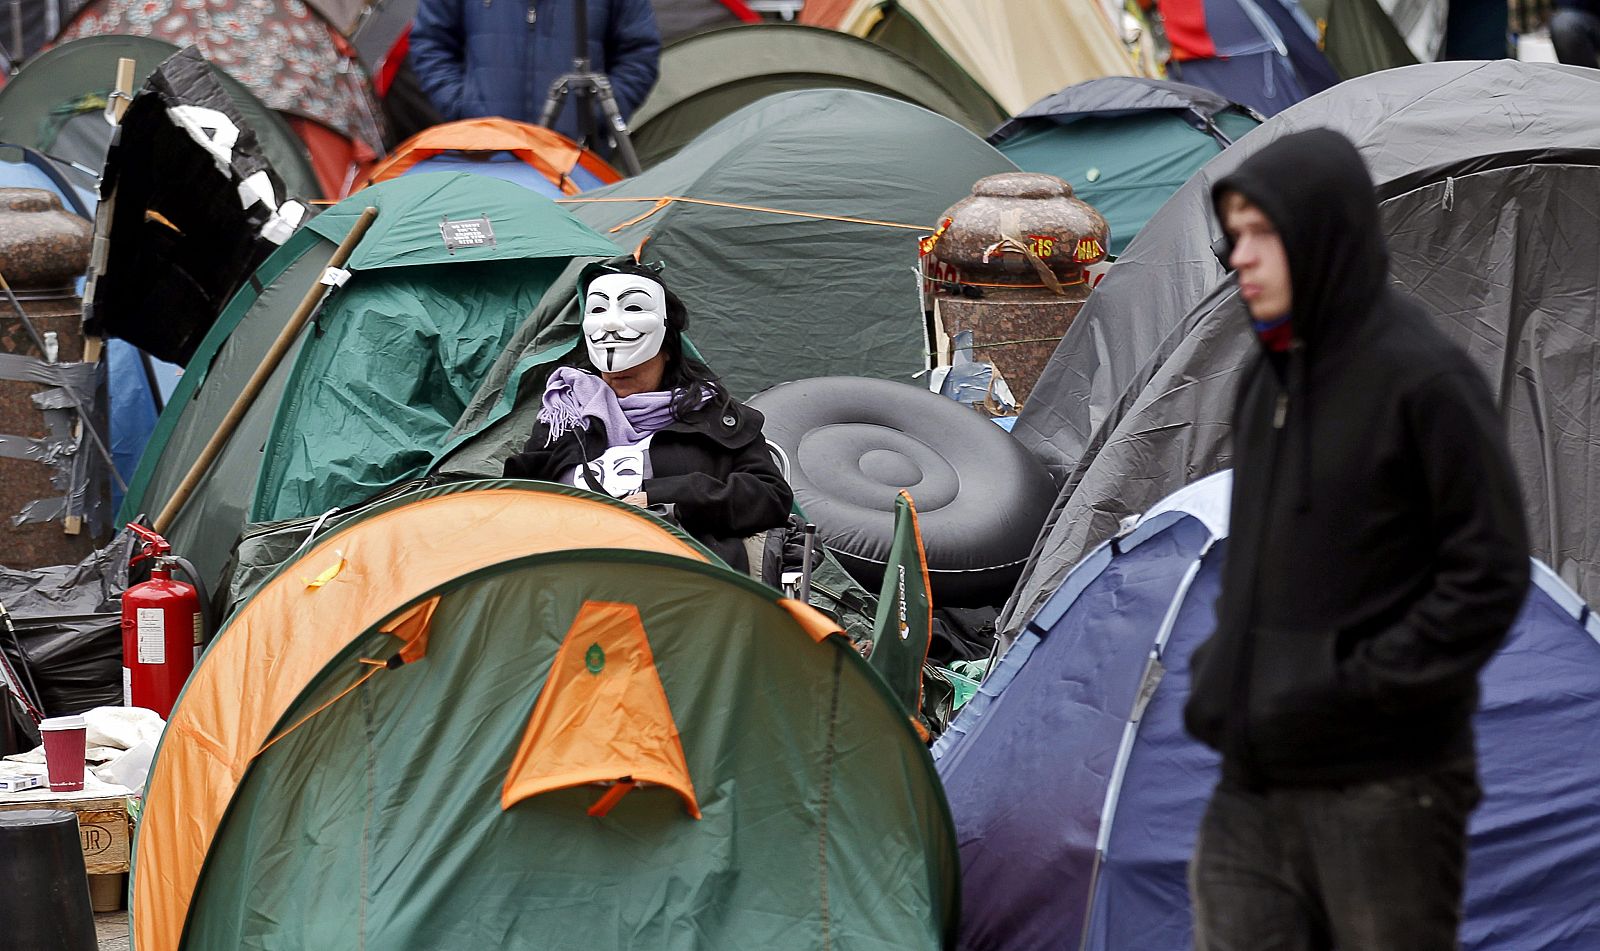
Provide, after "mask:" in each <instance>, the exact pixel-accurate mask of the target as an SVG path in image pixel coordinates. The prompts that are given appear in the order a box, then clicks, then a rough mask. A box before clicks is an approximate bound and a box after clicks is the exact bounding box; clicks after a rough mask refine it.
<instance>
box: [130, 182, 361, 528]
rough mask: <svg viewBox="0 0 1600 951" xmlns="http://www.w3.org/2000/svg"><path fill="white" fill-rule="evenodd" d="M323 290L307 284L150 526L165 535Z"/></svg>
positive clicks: (349, 247)
mask: <svg viewBox="0 0 1600 951" xmlns="http://www.w3.org/2000/svg"><path fill="white" fill-rule="evenodd" d="M377 216H378V209H376V208H371V207H369V208H367V209H366V210H365V211H363V212H362V213H361V217H360V218H357V219H356V223H355V225H354V226H353V227H351V229H350V233H349V234H347V235H345V236H344V240H343V241H341V242H339V247H338V248H337V249H336V250H335V251H334V252H333V257H331V258H329V259H328V267H329V268H342V267H344V264H345V262H346V261H348V260H350V254H351V252H353V251H354V250H355V249H356V245H358V244H360V243H361V239H362V238H363V237H364V236H365V235H366V233H367V229H368V228H370V227H371V226H372V219H374V218H376V217H377ZM326 289H327V288H326V286H325V285H324V284H323V283H322V282H320V281H319V282H317V283H316V284H313V285H311V288H310V289H309V290H307V291H306V296H305V297H304V298H302V299H301V301H300V306H299V307H296V308H295V311H294V314H293V315H292V316H291V317H290V318H289V323H288V324H287V325H286V326H285V327H284V328H283V330H282V331H281V332H280V333H279V334H278V339H276V340H274V341H273V342H272V347H271V349H269V350H268V351H267V355H266V356H265V357H264V358H262V361H261V365H260V366H258V367H256V372H255V373H253V374H251V376H250V380H249V382H247V383H245V385H244V389H243V390H242V391H240V393H239V397H238V398H237V399H235V400H234V401H233V406H232V408H230V409H229V410H228V415H227V416H224V417H223V419H222V425H220V426H218V427H217V431H216V432H215V433H213V434H212V436H211V439H210V440H208V441H207V442H206V446H205V448H204V449H202V450H200V456H199V457H198V458H197V459H195V461H194V464H193V465H191V466H189V471H188V473H186V474H185V475H184V477H183V481H182V482H180V483H178V489H177V491H175V492H173V493H172V498H171V499H170V500H168V502H167V505H166V508H163V509H162V510H161V515H160V516H159V517H157V518H156V521H155V526H154V528H155V530H156V531H157V532H158V533H160V534H163V535H164V534H166V531H167V529H168V528H169V527H170V526H171V525H172V520H173V519H175V518H177V517H178V513H179V512H181V511H183V506H184V504H185V503H187V502H188V501H189V496H190V495H192V494H193V493H194V490H195V487H196V486H198V485H199V484H200V479H201V478H202V477H204V476H205V474H206V472H207V470H209V469H210V468H211V464H212V463H213V462H216V461H217V456H218V455H220V454H221V453H222V448H223V447H224V446H226V445H227V444H228V440H229V438H231V437H232V436H233V432H234V430H236V429H238V428H239V424H240V423H241V422H243V421H244V415H245V413H248V412H249V411H250V407H251V406H253V405H255V401H256V397H257V396H260V395H261V390H262V388H264V387H265V386H266V385H267V381H268V380H269V379H271V378H272V374H273V372H274V371H276V370H277V369H278V364H280V363H282V362H283V358H284V355H285V354H287V353H288V352H289V348H290V347H291V346H293V345H294V341H295V338H296V337H298V336H300V331H301V330H303V329H305V325H306V321H308V320H310V319H311V315H312V313H313V312H314V311H315V310H316V309H317V304H318V303H319V302H320V301H321V300H322V295H323V294H324V293H325V292H326Z"/></svg>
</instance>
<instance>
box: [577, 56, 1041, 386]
mask: <svg viewBox="0 0 1600 951" xmlns="http://www.w3.org/2000/svg"><path fill="white" fill-rule="evenodd" d="M758 29H760V28H759V27H744V28H741V32H743V31H755V30H758ZM1015 169H1016V166H1015V165H1012V164H1011V162H1009V161H1008V160H1007V159H1006V158H1005V157H1004V156H1002V155H1001V154H1000V153H999V152H996V151H995V150H994V149H993V148H992V147H990V146H989V145H988V144H986V143H985V142H984V141H983V140H982V139H980V138H978V137H977V136H975V135H973V134H972V133H971V132H968V131H967V130H965V129H963V128H961V127H960V126H958V125H956V124H955V123H954V122H951V121H950V120H948V119H945V118H943V117H941V116H937V115H934V114H933V113H931V112H928V111H927V110H926V109H922V108H919V107H917V106H913V105H911V104H909V103H905V102H900V101H899V100H895V99H889V98H887V97H884V96H876V95H872V94H871V93H864V92H855V91H852V90H844V89H819V90H806V91H803V92H791V93H783V94H782V95H778V96H772V97H769V98H767V99H764V100H762V101H761V102H758V103H755V104H754V105H751V106H747V107H745V108H744V109H741V110H740V111H739V112H737V113H735V114H733V115H731V116H729V117H728V118H727V119H724V120H723V121H722V122H720V123H718V124H717V125H716V126H715V127H714V128H712V129H710V130H708V131H707V132H706V133H705V134H704V135H702V136H700V137H699V138H698V139H696V140H695V141H694V143H693V144H691V145H690V146H688V147H687V148H685V149H684V150H683V151H682V152H679V153H678V154H677V155H676V156H674V157H673V158H671V159H669V160H667V161H665V162H663V163H661V164H660V165H657V166H656V167H655V168H652V169H649V170H648V171H646V172H645V173H644V174H643V175H640V176H638V177H636V178H632V179H629V180H627V181H624V182H619V183H617V184H615V185H612V186H609V187H607V188H602V189H598V190H596V191H592V192H588V193H586V194H584V195H580V196H576V197H573V198H569V199H564V200H563V202H562V204H563V206H564V207H566V208H568V209H569V210H572V211H573V213H574V215H575V216H576V217H577V218H578V220H579V221H582V222H583V223H584V224H587V225H589V226H590V227H592V228H594V229H595V230H597V231H599V232H601V233H602V234H607V235H609V236H610V237H611V238H612V239H613V240H615V241H616V242H617V244H618V245H620V246H621V247H622V248H623V249H624V250H638V251H639V254H640V257H641V260H644V261H648V262H656V261H660V262H663V263H664V264H666V266H667V277H668V280H669V282H670V284H671V287H672V289H673V290H674V291H676V292H677V293H678V295H679V296H680V297H682V298H683V300H684V303H685V304H686V305H687V306H688V309H689V320H690V325H689V333H690V336H692V337H693V338H694V341H695V344H696V345H697V346H698V347H699V348H700V349H701V351H702V352H703V353H704V354H705V356H706V359H707V360H708V361H709V362H710V364H711V365H712V366H713V367H716V369H717V372H719V373H720V374H722V378H723V379H724V380H725V381H726V382H727V383H728V386H729V387H730V388H731V389H732V391H733V392H734V394H735V395H737V396H741V397H745V396H750V395H751V394H753V393H755V392H756V391H758V390H761V389H764V388H766V387H768V386H772V385H773V384H776V383H782V382H784V381H786V380H797V379H801V378H804V377H813V376H841V375H843V376H870V377H877V378H880V379H900V380H907V379H909V378H910V377H911V376H912V375H913V374H916V373H918V372H920V371H922V370H923V369H924V368H925V367H926V366H927V356H926V355H927V352H928V344H927V340H926V332H925V329H924V326H923V320H922V313H921V309H920V307H919V304H918V299H917V276H916V274H915V267H916V263H917V239H918V237H919V236H921V235H926V234H929V233H931V232H932V230H933V228H934V225H935V223H936V221H937V219H938V217H939V215H940V214H942V213H943V212H944V210H945V209H946V208H948V207H950V206H951V205H953V204H955V203H956V201H958V200H959V199H961V198H964V197H966V195H968V194H969V193H970V192H971V189H972V183H973V182H975V181H977V180H978V179H980V178H982V177H984V176H985V175H993V174H996V173H999V172H1009V171H1014V170H1015Z"/></svg>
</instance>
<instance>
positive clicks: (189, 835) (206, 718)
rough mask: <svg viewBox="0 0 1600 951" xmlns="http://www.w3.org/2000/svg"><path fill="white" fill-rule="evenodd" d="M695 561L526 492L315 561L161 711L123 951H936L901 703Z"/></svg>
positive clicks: (946, 912)
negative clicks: (258, 950) (263, 950)
mask: <svg viewBox="0 0 1600 951" xmlns="http://www.w3.org/2000/svg"><path fill="white" fill-rule="evenodd" d="M540 529H543V531H540ZM708 558H709V555H708V553H706V552H705V551H704V550H703V549H700V548H699V547H698V546H696V545H695V544H694V543H693V542H692V541H689V540H688V539H687V538H685V537H683V536H682V535H680V534H678V533H676V532H674V531H673V530H671V529H669V528H667V527H666V526H665V525H663V524H662V523H660V522H658V521H656V520H655V519H654V518H652V517H651V516H649V515H647V514H644V513H642V512H641V511H639V510H638V509H636V508H633V507H632V506H628V505H625V504H623V503H619V502H616V501H614V500H611V499H606V498H603V497H600V496H596V495H592V494H590V493H586V492H582V491H579V490H576V489H568V488H560V487H555V486H545V485H541V484H539V483H528V482H512V483H507V482H498V483H466V484H457V485H454V486H450V487H446V488H442V489H436V490H432V491H430V492H426V493H422V494H420V495H411V496H407V497H405V498H402V499H397V500H395V501H393V502H392V503H389V504H387V505H383V506H379V507H377V508H374V509H373V510H371V511H370V512H368V513H366V514H364V515H362V516H361V517H359V518H356V519H353V520H351V521H349V522H347V523H346V524H344V525H342V526H341V527H339V528H338V529H336V530H334V531H332V532H330V533H329V534H327V535H324V536H322V537H321V538H319V539H318V540H317V541H316V542H315V544H313V545H311V546H308V547H307V549H306V550H305V551H304V552H302V553H301V554H300V555H299V557H298V558H296V559H295V560H293V561H291V562H289V563H288V564H287V565H285V566H284V567H283V568H282V569H280V570H279V571H278V572H277V573H276V574H275V575H274V576H273V577H272V578H271V579H269V580H268V581H267V582H266V583H265V584H264V585H262V587H261V589H260V590H259V591H258V592H257V593H256V595H255V596H254V597H253V598H251V599H250V601H249V602H248V603H247V604H245V605H244V607H243V608H241V609H240V611H239V613H238V614H237V615H236V616H235V617H234V618H233V619H232V620H231V621H230V622H229V624H228V625H227V627H226V628H225V629H224V630H223V631H222V633H221V635H220V636H219V637H218V638H217V640H216V641H215V642H214V643H213V644H212V646H211V647H210V649H209V650H208V651H207V652H206V654H205V656H204V657H203V658H202V659H201V662H200V664H199V665H198V667H197V668H196V670H195V674H194V677H193V678H191V680H190V681H189V684H188V686H187V687H186V688H185V690H184V694H183V696H182V697H181V698H180V700H179V701H178V704H177V706H176V707H175V708H174V710H173V713H172V720H171V727H170V728H169V729H168V731H167V733H166V735H165V737H164V738H163V741H162V744H161V748H160V750H159V752H158V754H157V756H156V760H155V763H154V765H153V768H152V771H151V776H150V780H149V785H148V788H147V793H146V798H145V810H144V815H143V819H142V821H141V823H140V829H139V836H138V839H137V841H136V844H135V860H134V875H133V877H134V882H133V888H132V892H133V921H134V927H135V937H136V939H137V947H139V948H140V949H159V948H169V949H172V951H179V949H211V948H242V947H274V948H278V947H281V948H345V947H351V948H353V947H358V946H364V947H369V948H395V949H399V948H406V949H411V948H419V949H420V948H463V949H466V948H472V949H477V948H494V949H506V951H535V949H537V951H546V949H572V951H623V949H640V948H651V949H663V951H675V949H682V951H698V949H708V948H718V949H721V948H758V949H763V951H791V949H792V951H812V949H816V948H832V949H834V951H934V949H938V948H941V947H948V943H949V942H950V941H951V940H952V939H953V936H954V930H955V924H956V914H957V907H958V904H959V888H960V885H959V869H958V867H957V864H956V853H955V841H954V833H953V830H952V827H951V823H950V817H949V811H948V809H947V807H946V805H945V802H944V796H943V793H942V791H941V788H940V785H939V780H938V778H937V776H936V775H935V774H934V771H933V763H932V761H931V759H930V758H929V756H928V753H927V750H926V749H925V747H924V746H923V744H922V742H921V741H920V740H919V739H918V736H917V734H916V733H915V732H913V728H912V726H911V724H910V722H909V721H908V718H907V717H906V715H905V713H904V711H903V710H902V709H901V708H900V706H899V704H898V703H897V702H896V701H895V700H894V698H893V697H892V696H890V695H889V693H888V692H887V690H886V688H885V687H884V685H883V682H882V681H881V680H880V679H879V678H878V677H877V675H875V674H874V673H873V672H872V671H871V670H870V669H869V668H868V667H867V665H866V663H865V662H864V661H863V660H862V659H861V657H860V656H859V655H857V654H856V653H855V651H854V650H853V649H852V648H851V647H850V645H849V644H848V643H847V642H846V641H845V640H844V638H843V637H841V636H839V635H838V633H837V628H836V627H835V626H833V625H832V624H831V623H830V622H829V621H828V619H826V618H824V617H823V616H822V615H820V614H818V613H817V612H815V611H813V610H811V609H810V608H807V607H805V606H804V605H800V604H798V603H796V602H794V601H790V600H786V599H783V598H781V597H780V596H779V595H778V593H777V592H775V591H773V590H772V589H770V588H765V587H763V586H760V585H758V584H755V583H754V582H751V581H749V580H748V579H746V578H743V577H742V576H740V575H737V574H735V573H734V572H731V571H729V570H727V569H725V568H721V567H718V566H716V565H713V564H710V563H708V561H707V559H708ZM307 577H316V578H319V579H322V581H321V583H320V584H318V585H312V586H308V585H307V583H306V581H305V579H306V578H307ZM286 630H287V631H293V632H294V635H295V636H293V637H290V638H286V637H284V636H283V632H284V631H286Z"/></svg>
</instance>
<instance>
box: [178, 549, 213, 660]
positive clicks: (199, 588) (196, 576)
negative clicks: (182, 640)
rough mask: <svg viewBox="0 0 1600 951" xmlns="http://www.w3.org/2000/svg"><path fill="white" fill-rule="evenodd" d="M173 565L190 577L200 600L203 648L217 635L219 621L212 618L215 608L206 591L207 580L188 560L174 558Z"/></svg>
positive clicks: (190, 581)
mask: <svg viewBox="0 0 1600 951" xmlns="http://www.w3.org/2000/svg"><path fill="white" fill-rule="evenodd" d="M172 563H173V564H175V565H177V566H178V568H179V569H181V570H182V571H183V573H184V574H186V575H188V576H189V583H190V584H192V585H194V593H195V596H196V597H198V598H199V599H200V626H201V628H202V632H201V635H200V643H201V645H202V646H204V645H206V644H209V643H211V639H212V638H213V637H215V636H216V635H217V619H216V618H215V617H213V616H212V611H213V607H212V604H211V597H210V592H208V591H206V582H205V579H204V578H202V577H200V572H198V571H196V570H194V565H192V564H190V562H189V559H187V558H173V559H172Z"/></svg>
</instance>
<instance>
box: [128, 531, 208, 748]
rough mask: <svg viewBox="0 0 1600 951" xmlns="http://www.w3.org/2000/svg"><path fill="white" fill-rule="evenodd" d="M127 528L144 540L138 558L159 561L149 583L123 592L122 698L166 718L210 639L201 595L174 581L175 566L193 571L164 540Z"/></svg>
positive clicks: (152, 571)
mask: <svg viewBox="0 0 1600 951" xmlns="http://www.w3.org/2000/svg"><path fill="white" fill-rule="evenodd" d="M128 529H129V530H130V531H132V532H133V533H134V534H135V535H138V536H139V538H141V539H142V540H143V541H144V552H143V554H141V555H139V556H138V557H136V558H134V559H133V560H134V561H135V562H139V561H143V560H144V559H146V558H154V559H155V563H154V564H153V565H152V566H151V568H150V580H149V581H146V582H143V583H141V584H136V585H134V586H133V587H131V588H129V589H128V590H127V591H124V592H123V594H122V702H123V703H124V704H125V705H127V706H133V707H145V708H147V709H150V710H154V711H155V712H157V713H159V714H161V718H162V719H166V718H167V716H168V715H169V714H171V713H172V705H173V704H174V703H176V702H177V701H178V692H179V691H181V690H182V689H183V684H184V682H185V681H186V680H188V679H189V674H191V673H193V672H194V665H195V662H196V661H197V660H199V658H200V648H201V646H202V645H203V644H204V643H205V641H204V640H203V637H204V633H205V628H204V625H205V620H204V614H203V613H202V610H201V602H200V593H199V592H198V591H197V590H196V589H195V586H194V585H191V584H187V583H185V582H182V581H175V580H173V577H172V569H173V568H174V567H177V568H180V570H185V571H187V573H188V574H189V575H190V576H191V577H193V575H194V573H193V571H192V570H190V569H188V567H187V565H186V564H185V563H183V562H182V559H179V558H174V557H172V546H171V545H169V544H168V543H167V540H166V539H165V538H162V537H161V536H160V535H157V534H156V533H155V532H153V531H151V530H150V529H148V528H145V527H144V526H143V525H138V524H134V523H131V522H130V523H129V524H128Z"/></svg>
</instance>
